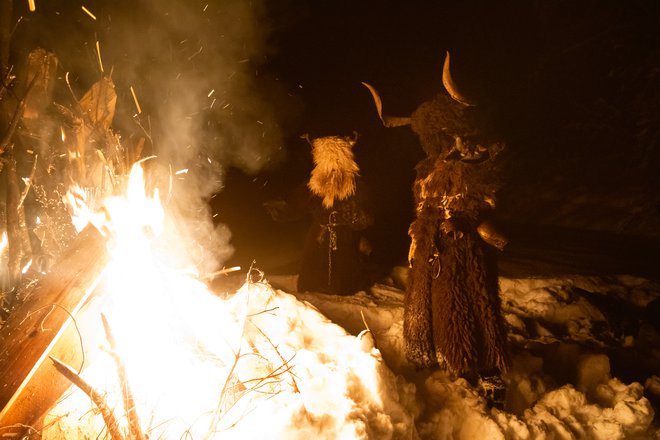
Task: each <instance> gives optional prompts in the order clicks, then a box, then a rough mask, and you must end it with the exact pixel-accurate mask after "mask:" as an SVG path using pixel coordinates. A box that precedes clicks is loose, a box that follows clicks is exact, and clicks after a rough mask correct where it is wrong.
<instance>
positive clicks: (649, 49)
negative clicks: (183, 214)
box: [15, 0, 660, 269]
mask: <svg viewBox="0 0 660 440" xmlns="http://www.w3.org/2000/svg"><path fill="white" fill-rule="evenodd" d="M23 3H27V2H15V4H16V5H17V6H16V8H17V9H18V11H17V12H16V15H19V14H20V12H21V11H20V9H21V8H25V5H24V4H23ZM149 3H150V2H148V1H141V2H125V1H118V2H117V1H115V2H103V1H91V0H90V1H89V2H84V4H85V5H86V6H88V7H89V8H90V9H91V10H93V11H94V12H95V14H96V15H97V16H98V18H99V19H98V20H97V21H92V20H89V18H88V17H86V16H85V14H84V13H82V12H81V11H80V4H81V3H78V2H63V1H59V2H57V1H53V2H45V1H41V2H39V1H37V6H38V8H39V11H38V12H39V13H41V14H42V15H41V16H40V17H38V16H36V15H33V16H29V15H26V20H25V21H24V22H23V23H22V24H21V27H20V28H19V29H18V31H17V33H16V34H15V44H16V51H17V54H18V53H19V52H20V48H21V47H31V46H34V45H36V44H41V45H46V46H47V47H48V48H50V49H52V50H53V51H55V52H56V53H57V54H58V56H59V57H60V59H61V60H62V62H63V64H65V66H66V67H65V68H67V69H69V70H71V71H74V72H76V74H77V75H78V76H77V80H78V81H79V83H80V84H84V83H85V82H87V83H89V82H90V81H93V80H94V79H93V78H95V76H97V75H98V72H96V71H94V69H93V68H90V66H93V65H94V62H95V60H94V56H93V50H92V49H93V42H94V41H95V38H99V39H100V40H101V41H102V42H103V46H102V47H103V48H104V54H105V57H106V60H107V63H108V64H110V63H114V65H115V66H116V70H115V73H113V75H114V76H113V78H114V79H115V82H116V83H117V84H118V94H119V95H120V96H119V99H120V105H121V104H122V102H123V103H124V105H125V106H128V107H130V106H131V105H132V102H131V100H130V99H129V98H130V97H129V96H128V94H127V93H126V90H127V87H126V84H127V83H128V84H135V85H136V88H137V89H138V90H139V91H141V92H142V99H143V106H144V107H145V108H146V109H147V111H149V110H151V111H152V112H153V114H154V115H155V114H156V113H158V110H159V108H160V107H162V105H163V102H165V101H166V99H165V98H163V96H164V95H167V96H170V93H171V94H172V95H174V94H175V92H176V90H175V91H172V90H174V89H172V90H170V89H167V90H164V89H163V88H162V87H161V86H160V85H159V84H157V82H156V81H154V78H162V77H166V76H167V75H168V74H172V75H173V74H174V72H176V71H177V69H179V67H180V66H175V64H174V63H173V62H172V61H171V59H172V58H176V56H177V55H178V54H177V52H176V51H172V47H174V48H175V49H176V48H177V47H178V46H177V45H175V44H174V43H177V44H178V45H179V46H181V44H182V43H180V42H181V41H183V40H186V39H187V38H188V35H187V33H190V34H191V35H190V39H191V40H194V39H195V38H198V39H199V41H201V42H203V43H204V44H206V46H205V47H207V49H206V50H204V51H202V52H201V55H200V56H198V57H196V58H191V56H188V54H187V53H186V54H185V55H186V56H188V57H187V58H186V57H184V58H182V59H183V60H184V61H185V60H188V61H190V60H192V62H191V63H189V64H192V63H196V64H195V67H194V72H193V74H191V76H190V77H188V78H189V79H190V81H189V84H192V83H195V82H200V79H201V80H202V81H201V82H204V79H205V78H217V77H222V75H223V69H222V68H218V67H217V66H216V65H215V64H214V60H213V57H214V54H215V53H214V52H213V48H214V47H215V48H221V47H222V44H223V41H224V40H223V38H225V37H226V35H225V34H231V33H232V31H236V29H239V30H240V29H241V26H242V25H243V22H241V19H242V18H241V16H240V15H236V17H238V18H236V19H234V20H232V15H231V8H230V7H225V5H226V4H228V5H247V6H246V7H247V9H248V10H249V11H250V12H251V13H254V14H253V16H257V19H258V20H257V21H256V23H252V25H253V26H252V31H251V33H245V34H244V33H241V32H240V31H239V32H238V33H237V34H238V37H237V38H236V39H235V40H236V41H234V43H237V47H238V48H239V49H238V50H237V51H235V52H236V53H238V55H235V54H234V52H232V53H231V54H230V55H227V53H226V52H223V50H221V49H218V51H219V52H218V53H222V54H223V55H225V56H228V57H229V58H230V59H231V56H235V57H236V59H240V58H241V54H240V52H241V50H244V51H245V52H246V56H247V59H248V60H249V61H248V63H249V64H250V69H249V73H246V75H247V76H248V77H249V81H250V82H251V84H253V88H252V89H250V91H249V94H247V95H245V96H249V97H250V99H252V98H254V97H255V96H258V97H261V98H260V100H261V103H260V104H259V105H260V106H261V107H259V108H260V109H267V110H264V112H267V113H268V114H269V115H270V116H269V119H268V120H267V121H266V126H267V127H268V126H269V127H273V131H277V132H278V133H279V137H278V139H277V141H273V142H274V143H277V145H279V146H280V147H282V148H281V149H275V150H273V149H272V148H270V147H269V146H265V147H261V146H257V147H256V150H258V151H260V152H261V153H263V152H264V151H265V152H266V154H265V155H266V156H268V154H269V152H272V153H273V158H272V160H270V159H269V158H267V159H266V164H265V165H264V167H263V168H261V169H260V170H259V171H256V170H254V169H252V170H248V171H247V172H246V171H245V167H239V166H231V165H230V166H229V167H228V168H227V170H226V173H225V175H224V190H223V191H221V192H220V193H219V194H218V195H217V196H216V197H215V198H214V199H213V201H212V206H213V208H214V210H216V211H217V212H219V216H218V218H220V219H221V221H225V222H226V223H227V224H228V225H229V227H230V229H231V230H232V232H233V234H234V240H233V241H234V244H235V246H236V248H237V253H236V257H235V259H234V260H235V261H236V262H237V263H240V264H245V263H246V261H249V260H251V259H253V258H256V259H257V263H258V264H259V262H260V261H261V262H262V264H263V266H265V268H266V269H270V268H273V269H276V268H277V267H276V266H278V265H279V266H287V264H289V263H290V262H291V260H292V259H295V256H296V251H297V249H298V248H299V241H298V240H300V238H301V231H302V229H301V228H302V227H303V226H304V224H296V225H280V224H275V223H273V222H272V221H270V219H268V218H267V217H266V216H265V212H264V211H263V209H262V206H261V204H262V203H263V201H265V200H268V199H269V198H272V197H281V196H283V195H285V194H286V193H287V191H289V190H291V188H292V187H293V186H295V185H296V184H299V183H302V182H304V181H305V179H306V177H307V175H308V173H309V171H310V167H311V157H310V155H309V149H308V146H307V144H306V142H305V141H303V140H301V139H300V138H299V136H300V135H301V134H302V133H309V134H311V135H312V136H321V135H342V134H345V135H348V134H351V133H352V132H353V131H354V130H355V131H357V132H358V134H359V140H358V144H357V146H356V149H355V152H356V156H357V159H358V162H359V163H360V165H361V168H362V174H363V176H364V178H365V180H366V181H367V183H368V184H370V186H371V187H372V188H373V193H374V200H375V202H376V207H377V224H376V228H375V229H374V231H373V239H374V244H375V247H376V253H377V255H378V256H379V258H381V259H382V260H383V261H384V262H386V264H390V263H393V262H401V261H402V260H403V259H404V258H405V255H406V247H407V237H406V230H407V226H408V222H409V221H410V219H411V215H412V201H411V185H412V179H413V168H414V166H415V163H416V162H417V161H418V160H419V159H420V158H421V157H422V152H421V149H420V148H419V146H418V144H417V142H416V139H415V138H414V136H413V135H412V133H411V132H410V131H409V130H408V129H407V128H399V129H385V128H383V127H382V125H381V124H380V121H379V120H378V118H377V115H376V111H375V109H374V106H373V101H372V100H371V97H370V95H369V93H368V92H367V90H366V89H365V88H364V87H363V86H362V85H361V84H360V82H361V81H366V82H369V83H371V84H372V85H374V86H375V87H376V88H377V89H378V90H379V92H380V94H381V97H382V98H383V102H384V107H385V111H386V112H389V113H391V114H396V115H401V116H405V115H409V114H410V113H412V111H413V110H414V109H415V108H416V107H417V106H418V105H419V104H420V103H421V102H423V101H424V100H426V99H429V98H431V97H432V96H433V95H434V94H435V93H438V92H440V91H441V90H442V83H441V67H442V61H443V57H444V53H445V51H447V50H450V51H451V53H452V62H453V64H452V73H453V75H454V78H455V80H456V81H457V82H458V83H459V84H460V86H461V88H462V90H463V91H464V93H465V94H467V95H469V96H471V97H473V98H474V99H476V100H477V101H478V102H479V107H480V108H481V109H482V111H483V112H484V114H486V115H488V116H489V117H490V119H491V120H492V122H493V126H494V127H495V128H496V129H497V130H498V131H499V133H500V134H501V136H502V138H503V139H504V140H505V141H506V142H507V144H508V155H507V159H508V160H507V167H506V170H507V182H508V184H507V185H505V187H504V188H503V189H502V192H501V194H500V208H501V213H502V214H501V216H502V220H503V222H509V223H514V224H518V223H524V224H551V225H560V226H570V227H576V228H579V229H586V230H604V231H608V232H616V233H623V234H632V235H643V236H652V237H655V238H658V237H660V228H658V227H657V226H658V216H659V213H658V211H659V210H660V209H659V205H660V201H659V196H658V191H657V190H656V188H658V187H660V182H658V180H659V178H658V175H660V173H658V172H657V171H658V169H659V166H660V153H659V148H658V142H659V140H660V129H659V125H658V122H657V121H658V120H659V118H658V116H660V109H659V108H658V107H659V105H660V70H659V69H660V44H659V43H660V41H659V39H660V33H658V31H657V29H660V23H659V22H660V14H659V13H658V6H657V2H656V1H655V0H633V1H625V2H623V1H596V0H587V1H568V0H559V1H542V0H531V1H529V0H524V1H523V0H508V1H497V2H495V1H492V2H485V1H483V2H478V1H465V2H449V1H437V2H431V1H419V0H411V1H405V2H403V1H400V2H393V1H375V0H350V1H349V0H334V1H303V0H285V1H270V2H265V3H264V4H261V3H259V2H247V1H246V2H240V1H228V2H220V1H211V0H208V1H199V2H198V1H190V2H179V3H181V5H178V6H177V7H176V8H174V7H172V10H175V9H176V10H178V11H179V12H181V11H185V10H186V8H188V9H190V10H194V11H196V12H195V13H194V14H191V15H190V16H188V15H185V14H179V15H177V14H171V15H163V14H166V12H167V11H168V10H169V8H170V5H174V4H176V3H173V2H154V3H153V4H151V5H149ZM183 4H185V7H184V6H182V5H183ZM207 4H208V7H207V10H206V11H204V14H200V13H199V11H200V10H201V8H203V7H204V6H205V5H207ZM177 8H178V9H177ZM255 11H257V12H255ZM214 14H215V15H214ZM173 15H176V17H174V19H173V21H172V18H173ZM195 17H197V18H199V17H202V18H203V20H201V21H200V22H199V23H197V22H195V19H196V18H195ZM222 17H224V19H223V18H222ZM223 20H224V21H223ZM162 29H165V30H162ZM124 31H125V34H126V35H129V36H130V37H125V36H124V35H123V33H124ZM169 33H171V34H172V35H170V34H169ZM193 33H194V34H195V35H194V36H193V35H192V34H193ZM219 35H222V37H220V36H219ZM255 35H257V37H259V38H262V39H263V41H261V43H260V45H259V48H258V49H254V50H252V51H249V50H247V49H245V47H249V46H250V45H249V44H247V43H245V42H243V46H241V39H242V38H245V41H247V40H248V39H249V38H252V37H254V36H255ZM158 40H170V45H169V52H168V51H160V52H158V53H156V52H154V53H156V54H155V55H154V54H152V53H151V52H146V51H141V50H143V49H144V48H148V47H149V43H153V42H154V41H158ZM19 43H20V44H19ZM241 48H242V49H241ZM193 49H194V47H191V50H193ZM161 52H162V53H165V54H167V55H163V54H162V53H161ZM17 56H18V55H17ZM151 56H153V57H154V59H155V60H156V61H155V62H154V61H153V60H150V59H149V57H151ZM168 56H169V58H167V57H168ZM136 59H140V60H146V61H145V63H144V64H141V65H138V66H137V67H135V68H134V69H128V68H124V66H126V65H128V64H130V62H131V61H135V60H136ZM202 60H203V61H202ZM184 70H185V69H184ZM227 81H229V80H227ZM122 82H124V83H123V84H122ZM210 84H211V83H210ZM227 84H229V82H227ZM177 87H183V88H185V87H188V86H186V85H185V83H184V85H183V86H177ZM210 87H212V84H211V85H210V86H209V87H207V88H206V89H205V90H204V93H206V92H207V91H208V90H209V89H210ZM184 93H185V91H184ZM216 94H219V92H217V93H216ZM236 96H240V95H233V97H234V98H235V97H236ZM264 103H265V104H264ZM245 107H246V108H247V105H246V106H245ZM240 110H245V109H240ZM237 112H238V110H237ZM245 113H246V114H247V115H248V117H246V118H244V120H248V119H250V115H254V117H253V118H252V119H255V120H256V119H260V118H261V116H260V115H261V114H260V113H259V112H257V111H255V112H251V111H246V112H245ZM204 118H207V119H205V122H206V128H205V131H204V133H205V135H206V136H207V139H206V140H205V142H207V143H209V142H212V141H213V139H217V137H214V132H213V130H214V128H215V127H221V126H222V124H221V123H220V122H218V118H220V117H219V116H218V113H217V112H208V114H205V115H204ZM118 119H119V122H118V124H120V123H121V122H122V121H123V120H122V119H121V118H118ZM154 119H157V118H154ZM261 119H263V118H261ZM154 123H155V124H157V122H154ZM162 125H167V124H166V123H163V124H162ZM127 126H128V129H131V126H130V124H127ZM249 127H250V125H249V124H248V123H244V125H242V126H241V130H235V131H234V132H233V133H232V135H231V136H228V137H227V138H222V139H223V141H225V144H226V143H227V139H230V140H231V139H234V140H236V139H237V136H238V135H237V134H236V133H237V132H239V131H250V130H249V129H248V128H249ZM132 128H133V129H134V128H135V127H132ZM266 130H267V129H266ZM232 136H233V137H232ZM209 139H210V140H211V141H209ZM265 139H267V137H266V138H265ZM250 142H251V144H250V145H252V144H255V145H258V143H259V139H258V138H255V139H252V138H250ZM264 142H266V141H264ZM260 148H262V149H260ZM282 152H284V153H285V155H284V158H285V160H281V158H282ZM223 154H224V155H225V156H222V157H229V156H226V153H223ZM278 155H279V156H278ZM257 156H258V155H255V157H257ZM275 156H278V158H279V159H280V160H275V159H276V158H275ZM230 163H232V162H231V161H230ZM575 199H579V200H581V203H580V204H578V205H577V207H576V205H575V204H569V203H568V201H569V200H575ZM569 205H570V206H571V208H570V209H569V208H567V206H569ZM273 262H279V263H273Z"/></svg>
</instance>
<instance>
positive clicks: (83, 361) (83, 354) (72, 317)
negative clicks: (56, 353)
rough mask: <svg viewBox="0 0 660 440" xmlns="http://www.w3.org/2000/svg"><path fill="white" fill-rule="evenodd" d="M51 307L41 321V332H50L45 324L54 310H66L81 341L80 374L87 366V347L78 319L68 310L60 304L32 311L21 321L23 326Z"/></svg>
mask: <svg viewBox="0 0 660 440" xmlns="http://www.w3.org/2000/svg"><path fill="white" fill-rule="evenodd" d="M47 307H50V310H49V311H48V313H46V316H44V317H43V319H42V320H41V323H40V324H39V330H41V331H42V332H45V331H49V330H50V329H47V328H44V322H46V319H48V317H49V316H50V314H51V313H53V310H55V308H56V307H59V308H60V309H62V310H64V312H65V313H66V314H67V315H69V318H70V319H71V322H73V326H74V327H75V328H76V333H78V340H79V341H80V357H81V362H80V368H79V369H78V373H81V372H82V369H83V366H84V365H85V346H84V345H83V337H82V332H81V331H80V327H78V322H77V321H76V317H75V316H73V314H72V313H71V312H70V311H69V310H68V309H67V308H66V307H62V306H61V305H59V304H55V303H53V304H48V305H45V306H43V307H39V308H38V309H36V310H33V311H31V312H30V313H28V314H27V316H26V317H25V318H24V319H23V321H21V324H22V323H23V322H25V320H26V319H28V318H30V316H32V315H33V314H35V313H38V312H39V311H41V310H43V309H45V308H47Z"/></svg>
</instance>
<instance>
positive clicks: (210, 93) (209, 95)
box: [207, 89, 215, 98]
mask: <svg viewBox="0 0 660 440" xmlns="http://www.w3.org/2000/svg"><path fill="white" fill-rule="evenodd" d="M213 92H215V89H212V90H211V91H210V92H209V94H208V95H207V96H208V97H209V98H210V97H211V95H212V94H213Z"/></svg>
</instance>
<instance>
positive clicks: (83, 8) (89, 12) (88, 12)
mask: <svg viewBox="0 0 660 440" xmlns="http://www.w3.org/2000/svg"><path fill="white" fill-rule="evenodd" d="M81 7H82V10H83V11H85V13H86V14H87V15H89V16H90V17H92V19H93V20H96V15H94V14H92V12H91V11H90V10H89V9H87V8H86V7H85V6H81Z"/></svg>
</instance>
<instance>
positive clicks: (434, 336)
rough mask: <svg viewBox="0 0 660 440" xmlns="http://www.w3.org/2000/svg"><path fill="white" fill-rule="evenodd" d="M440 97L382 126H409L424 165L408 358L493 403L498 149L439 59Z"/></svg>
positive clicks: (409, 300)
mask: <svg viewBox="0 0 660 440" xmlns="http://www.w3.org/2000/svg"><path fill="white" fill-rule="evenodd" d="M443 84H444V86H445V89H446V90H447V92H448V94H444V93H441V94H439V95H437V96H436V97H435V98H433V99H432V100H431V101H428V102H425V103H423V104H422V105H420V106H419V108H418V109H417V110H416V111H415V112H414V113H413V114H412V116H410V117H388V116H384V115H383V114H382V104H381V100H380V97H379V95H378V93H377V92H376V90H375V89H374V88H373V87H372V86H370V85H368V84H366V83H364V85H365V86H366V87H367V88H368V89H369V90H370V91H371V93H372V96H373V98H374V100H375V103H376V108H377V110H378V113H379V116H380V118H381V120H382V121H383V124H384V125H385V126H387V127H397V126H403V125H410V126H411V128H412V130H413V131H414V133H415V134H416V135H417V137H418V139H419V141H420V143H421V146H422V147H423V149H424V151H425V153H426V158H425V159H423V160H422V161H420V163H419V164H418V165H417V167H416V178H415V182H414V187H413V191H414V196H415V202H416V204H417V206H416V216H415V219H414V221H413V223H412V224H411V225H410V229H409V235H410V238H411V247H410V253H409V263H410V272H409V275H408V283H407V287H406V293H405V303H404V330H403V333H404V339H405V351H406V357H407V358H408V360H409V361H410V362H411V363H412V364H413V365H415V366H416V367H418V368H425V367H431V366H434V365H440V366H441V367H443V368H446V369H447V370H449V371H450V372H452V373H455V374H456V375H463V376H464V377H466V378H468V379H470V380H472V381H473V383H474V384H477V383H480V384H481V385H482V389H483V391H484V393H485V394H486V396H487V397H488V398H489V399H490V400H491V403H494V404H498V405H500V404H502V403H503V402H502V400H503V394H504V386H503V383H502V381H501V374H502V373H504V372H505V371H506V369H507V364H508V359H507V350H506V327H505V323H504V320H503V317H502V315H501V311H500V299H499V285H498V274H497V267H496V261H495V258H496V255H495V254H496V252H497V249H499V250H501V249H502V248H503V247H504V245H505V244H506V240H505V238H504V237H503V236H502V235H501V234H499V233H498V232H497V231H496V229H495V228H494V226H493V224H492V223H491V222H489V216H490V214H491V213H492V211H493V208H494V206H495V202H494V200H495V198H494V196H495V191H496V189H497V186H498V182H497V177H496V174H495V170H496V168H495V164H496V162H495V156H496V155H497V154H498V153H499V152H500V151H501V149H502V144H500V143H496V142H489V141H488V140H487V139H485V138H484V137H483V136H482V134H481V133H480V131H479V130H478V128H477V124H476V121H475V114H474V110H475V109H474V106H473V105H472V104H471V103H470V102H469V101H468V100H467V99H465V98H464V97H463V96H462V95H461V94H460V93H458V91H457V89H456V86H455V85H454V83H453V81H452V79H451V75H450V72H449V53H447V57H446V58H445V64H444V69H443Z"/></svg>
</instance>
